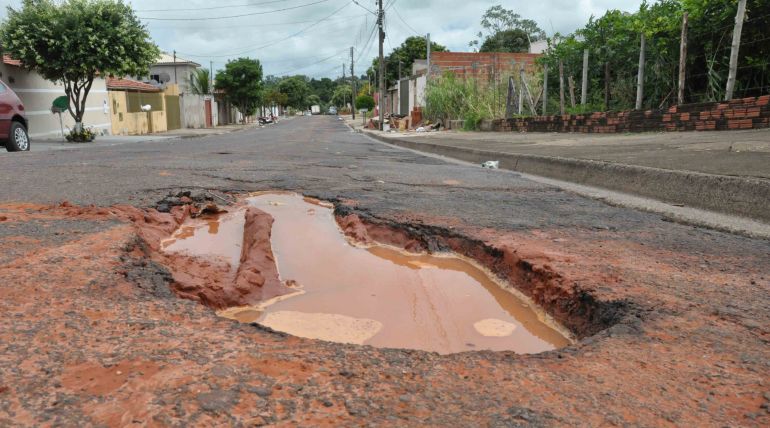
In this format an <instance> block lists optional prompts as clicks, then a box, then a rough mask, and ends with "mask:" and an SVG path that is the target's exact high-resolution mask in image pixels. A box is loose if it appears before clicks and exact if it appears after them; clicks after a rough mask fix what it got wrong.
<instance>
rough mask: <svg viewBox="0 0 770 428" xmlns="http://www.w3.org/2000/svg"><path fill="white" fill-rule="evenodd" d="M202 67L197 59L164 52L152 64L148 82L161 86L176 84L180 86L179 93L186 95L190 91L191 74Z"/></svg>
mask: <svg viewBox="0 0 770 428" xmlns="http://www.w3.org/2000/svg"><path fill="white" fill-rule="evenodd" d="M200 67H201V65H200V64H198V63H197V62H195V61H190V60H187V59H184V58H180V57H178V56H176V55H173V54H171V55H170V54H168V53H167V52H162V53H161V54H160V59H159V60H158V61H157V62H156V63H155V64H153V65H152V66H150V76H149V79H148V80H147V83H153V84H157V85H160V86H161V87H164V86H165V85H167V84H175V85H178V86H179V94H181V95H184V94H187V93H189V92H190V88H189V84H188V79H189V78H190V74H192V73H193V72H194V71H195V70H197V69H198V68H200Z"/></svg>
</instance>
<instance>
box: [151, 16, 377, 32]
mask: <svg viewBox="0 0 770 428" xmlns="http://www.w3.org/2000/svg"><path fill="white" fill-rule="evenodd" d="M363 16H367V15H366V14H362V15H352V16H338V17H336V18H333V19H329V21H332V20H334V21H337V20H339V21H342V20H353V19H357V18H361V17H363ZM311 22H316V21H314V20H312V19H309V20H305V21H294V22H277V23H270V24H261V23H260V24H244V25H223V26H217V27H210V26H206V28H205V29H206V30H221V29H230V28H258V27H282V26H286V25H296V24H308V23H311ZM153 28H166V29H180V30H181V29H187V28H191V29H192V28H194V29H201V27H200V25H199V24H196V25H194V26H175V25H172V26H153Z"/></svg>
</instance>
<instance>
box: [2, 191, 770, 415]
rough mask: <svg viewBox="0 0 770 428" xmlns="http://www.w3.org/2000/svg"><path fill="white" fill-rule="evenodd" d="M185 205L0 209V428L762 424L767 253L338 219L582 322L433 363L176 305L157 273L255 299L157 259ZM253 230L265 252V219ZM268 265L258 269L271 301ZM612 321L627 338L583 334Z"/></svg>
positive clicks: (195, 291)
mask: <svg viewBox="0 0 770 428" xmlns="http://www.w3.org/2000/svg"><path fill="white" fill-rule="evenodd" d="M192 211H194V210H192V209H191V208H189V207H184V208H175V209H174V210H173V211H172V213H171V214H161V213H158V212H156V211H154V210H140V209H137V208H133V207H128V206H116V207H110V208H99V207H74V206H70V205H68V204H62V205H60V206H54V207H45V206H37V205H0V216H2V217H3V218H5V219H4V220H2V221H1V222H0V228H2V231H3V233H2V234H0V248H3V249H4V250H5V252H4V254H2V255H0V257H4V258H3V259H0V260H1V262H0V284H3V286H2V287H0V313H3V315H4V320H3V321H4V322H3V323H2V324H0V374H1V376H0V425H2V426H53V425H56V426H62V425H63V426H84V425H108V426H125V425H147V426H167V425H185V426H187V425H192V426H210V425H249V426H254V425H265V424H273V425H289V426H358V425H368V424H375V425H390V426H392V425H401V426H416V425H431V426H448V425H460V426H475V425H489V426H513V425H532V426H555V425H558V426H575V425H584V426H610V425H624V424H630V425H643V426H724V425H733V426H737V425H741V426H768V425H770V418H769V417H768V412H767V409H768V408H769V407H770V384H768V378H769V375H770V370H769V369H768V365H767V361H768V349H769V348H768V342H769V341H770V330H769V329H768V325H770V312H769V311H768V310H767V306H766V303H767V296H768V293H770V283H768V279H770V275H768V270H767V269H768V267H767V263H766V262H767V259H766V258H764V257H765V256H766V254H765V255H756V254H742V255H737V254H735V255H729V254H725V255H722V256H721V257H720V258H719V259H718V260H716V259H712V260H709V262H708V263H704V262H703V258H704V256H702V255H699V254H696V253H693V252H692V251H690V250H689V249H687V248H683V249H681V250H677V249H668V250H665V251H664V250H659V249H656V248H653V247H652V246H649V245H641V244H638V243H636V242H632V241H631V240H630V239H627V238H625V237H622V236H619V235H617V234H613V233H612V232H610V231H607V232H596V231H591V233H590V235H589V234H584V233H582V232H581V231H573V232H565V231H563V230H553V231H550V230H540V231H520V232H505V233H501V232H499V231H494V230H479V229H477V228H473V227H472V226H468V225H460V224H457V223H453V224H446V223H444V222H442V221H441V220H440V219H431V218H420V219H419V220H420V223H422V224H434V225H437V226H442V225H443V227H449V226H452V227H453V229H452V230H453V231H455V232H456V235H454V236H449V237H447V238H446V239H445V241H444V242H443V243H441V242H438V240H436V241H431V240H430V239H427V238H428V237H429V236H430V234H429V233H428V232H429V231H426V230H427V229H422V230H420V231H418V232H419V233H415V232H414V231H411V232H403V234H401V233H402V232H399V233H397V234H396V235H393V234H392V231H391V234H390V235H388V234H385V232H384V229H378V226H377V221H375V220H374V219H366V220H365V222H360V221H358V220H356V219H355V218H353V217H349V218H343V219H341V221H340V222H341V224H343V226H344V227H345V228H346V230H348V231H349V232H351V234H352V235H353V236H355V237H356V238H359V239H362V240H365V239H367V237H368V239H375V238H376V239H377V240H385V242H386V243H388V241H387V239H388V238H387V237H388V236H396V238H391V239H393V242H390V243H394V244H403V245H405V246H410V247H411V248H412V249H415V248H418V247H419V246H421V245H422V246H426V245H427V246H431V245H438V244H442V245H448V246H456V247H457V248H458V249H459V250H461V252H462V251H466V252H471V251H481V252H484V253H485V254H488V256H487V257H488V259H486V260H487V262H485V264H486V265H487V266H488V267H490V269H492V270H493V271H495V272H496V273H498V274H505V270H504V268H505V266H507V268H506V269H509V270H510V272H511V273H512V274H514V275H523V276H524V277H529V279H531V280H532V281H531V282H530V283H531V284H532V289H531V290H530V291H529V294H530V295H532V296H538V295H540V296H542V297H541V300H542V302H543V303H544V305H545V306H546V307H548V306H549V305H555V306H552V307H550V308H549V309H551V310H552V313H554V314H555V315H558V316H561V317H563V318H564V319H565V320H566V321H568V322H569V320H578V319H584V320H590V322H588V321H587V322H585V323H582V324H581V323H577V322H575V323H574V325H572V327H573V328H574V329H575V330H576V332H578V333H580V332H581V330H582V333H580V336H581V337H583V339H582V340H581V341H580V342H579V343H577V344H575V345H572V346H570V347H568V348H564V349H561V350H558V351H553V352H548V353H544V354H537V355H516V354H513V353H510V352H497V353H491V352H472V353H464V354H457V355H449V356H439V355H436V354H430V353H423V352H415V351H402V350H383V349H374V348H370V347H359V346H348V345H339V344H330V343H325V342H319V341H313V340H304V339H298V338H294V337H289V336H286V335H282V334H276V333H273V332H269V331H265V330H264V329H260V328H258V327H254V326H250V325H246V324H240V323H237V322H233V321H229V320H224V319H221V318H219V317H217V316H216V315H215V314H214V312H213V311H211V310H210V309H208V308H206V307H204V306H203V305H200V304H198V303H196V302H194V301H191V300H186V299H179V298H178V297H177V296H175V295H173V294H171V293H170V292H169V282H170V278H169V273H168V271H167V270H166V269H164V268H162V267H161V266H160V265H159V264H158V263H157V262H156V260H157V261H162V262H164V263H165V262H168V263H169V265H170V266H172V267H174V270H175V271H176V272H175V274H176V275H178V276H179V278H180V279H183V277H182V273H183V272H185V271H188V269H189V271H192V272H193V273H195V269H200V271H199V272H198V273H196V274H195V275H191V278H192V279H194V281H192V282H191V283H189V284H188V285H185V286H183V287H180V286H179V285H178V284H176V285H174V291H175V292H176V293H178V294H180V295H185V297H188V298H191V299H194V300H197V301H200V302H202V303H206V304H209V305H211V306H214V307H217V306H227V305H229V304H232V303H237V302H241V301H242V300H239V299H242V298H244V296H246V297H245V298H244V299H250V298H253V297H255V295H252V294H251V293H247V294H245V295H244V294H241V293H240V292H238V291H237V290H236V289H234V288H233V289H229V288H227V284H222V283H216V282H214V283H211V284H210V286H209V287H204V286H203V284H204V283H205V281H206V279H207V278H208V279H211V278H215V277H216V274H217V272H218V271H217V269H219V268H220V267H217V266H204V265H201V264H199V263H198V262H194V261H191V260H182V259H178V258H173V259H172V260H168V259H163V258H158V259H155V260H153V259H154V258H155V257H163V256H162V255H159V254H160V252H159V251H157V250H158V248H159V247H157V245H159V242H160V239H162V238H165V237H167V236H168V235H169V234H170V233H171V232H172V231H173V230H174V229H175V228H177V227H178V225H179V224H181V223H182V222H183V221H184V220H185V218H187V216H188V215H189V214H190V213H191V212H192ZM349 214H350V213H349ZM359 217H360V216H359ZM253 218H254V220H253V221H254V224H255V226H254V227H256V228H257V229H258V233H257V235H258V236H261V238H259V239H257V241H260V240H264V239H265V235H264V233H263V232H262V231H263V230H264V226H265V224H266V221H265V219H264V218H261V217H260V216H259V215H258V214H254V217H253ZM411 218H412V219H414V218H415V215H412V217H411ZM359 220H360V218H359ZM398 221H399V219H398V218H390V219H389V220H388V221H384V220H382V221H381V223H382V226H383V227H385V226H388V227H392V224H390V223H389V222H393V223H397V222H398ZM368 223H371V224H374V225H375V227H374V228H373V227H372V226H371V225H369V224H368ZM33 226H34V227H33ZM378 230H380V231H381V232H382V233H381V232H378ZM446 230H448V229H446ZM420 233H422V236H421V235H420ZM461 236H473V237H474V238H475V239H478V242H481V243H483V244H484V245H485V246H486V247H485V248H486V249H477V250H473V249H472V248H471V246H470V242H471V241H470V240H463V239H461ZM22 238H23V239H22ZM453 240H456V241H453ZM453 242H454V243H453ZM254 245H257V247H258V246H259V244H257V243H256V242H255V243H254ZM248 246H249V247H253V246H252V245H248ZM246 247H247V245H244V249H245V248H246ZM476 248H481V247H478V246H477V247H476ZM250 252H251V251H250ZM148 255H149V256H148ZM263 255H264V253H263ZM763 258H764V260H763ZM265 260H266V259H264V258H263V259H261V260H256V261H255V263H256V264H254V265H253V267H254V268H255V269H256V270H257V271H259V275H260V276H261V277H262V278H264V279H265V284H264V285H263V287H270V288H269V289H270V290H274V288H273V287H274V286H275V283H269V282H268V278H270V277H271V275H272V274H271V272H270V271H269V270H268V269H264V265H263V264H260V263H262V262H265ZM479 260H481V261H482V262H484V260H485V259H483V258H479ZM501 260H502V262H501ZM247 264H248V263H247ZM514 267H515V269H514ZM263 269H264V270H263ZM250 272H251V273H255V271H254V270H251V271H250ZM250 275H251V274H250ZM252 279H255V281H254V282H255V283H259V281H258V280H256V278H255V277H253V276H252ZM525 279H526V278H525ZM196 281H197V282H196ZM172 282H173V281H172ZM525 283H526V282H525ZM190 284H192V285H190ZM553 284H557V285H558V287H556V291H553V290H550V291H549V289H550V288H554V287H553ZM217 287H221V289H217ZM208 289H210V290H215V291H216V292H217V293H220V292H221V294H217V293H214V294H211V293H212V292H211V291H206V290H208ZM265 289H266V290H267V289H268V288H265ZM271 292H272V291H271ZM222 296H225V297H222ZM239 296H240V297H239ZM549 302H551V303H549ZM570 302H572V304H573V305H574V306H572V307H570V306H569V305H568V306H565V307H561V305H565V304H569V303H570ZM575 302H582V303H580V304H576V303H575ZM614 302H630V303H627V304H616V303H614ZM586 308H588V309H591V308H593V309H594V310H596V311H597V312H594V313H584V314H582V315H581V314H580V311H581V310H584V309H586ZM613 311H614V312H613ZM559 314H562V315H559ZM565 314H566V315H565ZM613 314H614V315H615V316H616V318H614V319H611V320H610V322H611V323H612V322H617V324H615V325H613V326H612V327H610V328H609V329H607V330H603V331H600V332H593V331H592V329H593V328H594V326H596V325H600V324H602V323H603V322H605V321H607V320H604V319H603V317H604V316H609V315H613ZM579 315H580V316H579ZM592 333H596V334H593V335H592Z"/></svg>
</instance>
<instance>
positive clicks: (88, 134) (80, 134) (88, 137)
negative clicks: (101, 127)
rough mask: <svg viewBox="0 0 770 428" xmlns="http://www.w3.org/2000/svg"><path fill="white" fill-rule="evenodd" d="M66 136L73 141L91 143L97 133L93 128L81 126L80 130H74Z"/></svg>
mask: <svg viewBox="0 0 770 428" xmlns="http://www.w3.org/2000/svg"><path fill="white" fill-rule="evenodd" d="M64 138H66V139H67V141H69V142H71V143H90V142H92V141H94V139H95V138H96V133H95V132H94V131H93V129H91V128H85V127H84V128H81V129H80V131H77V130H74V129H73V130H72V131H70V133H69V134H67V135H65V136H64Z"/></svg>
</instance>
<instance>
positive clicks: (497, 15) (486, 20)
mask: <svg viewBox="0 0 770 428" xmlns="http://www.w3.org/2000/svg"><path fill="white" fill-rule="evenodd" d="M481 26H482V28H484V30H486V35H485V34H484V32H483V31H480V32H479V33H478V35H477V37H478V38H477V39H476V40H473V41H471V42H470V43H469V44H468V45H469V46H470V47H472V48H477V49H478V48H479V45H480V44H482V42H481V40H484V44H486V42H487V40H490V39H491V40H492V41H491V42H490V43H494V40H495V39H496V38H498V37H502V36H500V33H503V32H506V31H510V30H520V31H522V32H523V33H524V35H525V36H526V37H525V38H526V40H527V49H526V50H529V44H530V43H531V42H534V41H537V40H541V39H544V38H545V31H543V30H542V29H541V28H540V27H538V25H537V22H535V21H533V20H531V19H522V18H521V15H519V14H518V13H516V12H514V11H513V10H509V9H505V8H504V7H502V6H501V5H497V6H492V7H490V8H489V9H487V11H486V12H485V13H484V15H483V16H482V17H481ZM502 52H515V51H502Z"/></svg>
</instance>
